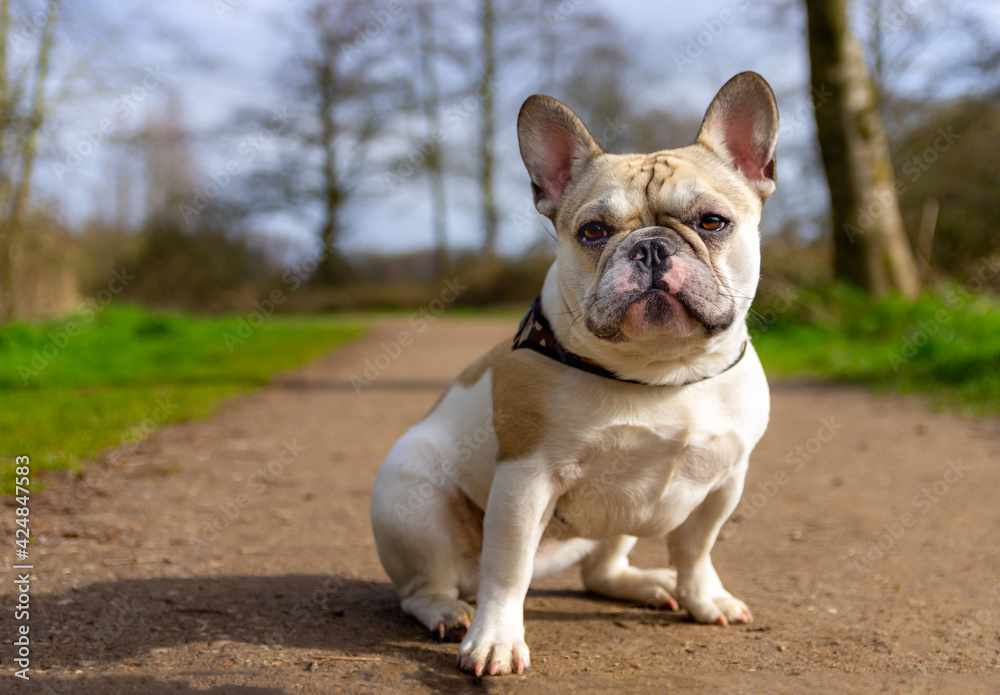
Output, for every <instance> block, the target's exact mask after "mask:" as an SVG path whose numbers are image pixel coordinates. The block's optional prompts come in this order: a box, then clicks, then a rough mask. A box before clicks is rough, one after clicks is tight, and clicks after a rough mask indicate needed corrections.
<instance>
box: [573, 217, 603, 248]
mask: <svg viewBox="0 0 1000 695" xmlns="http://www.w3.org/2000/svg"><path fill="white" fill-rule="evenodd" d="M576 235H577V237H578V238H579V239H580V241H582V242H583V243H585V244H594V243H597V242H599V241H604V240H605V239H607V238H608V236H609V232H608V228H607V227H605V226H604V225H603V224H601V223H600V222H588V223H587V224H585V225H583V226H582V227H580V230H579V231H578V232H577V233H576Z"/></svg>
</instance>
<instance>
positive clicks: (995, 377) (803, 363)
mask: <svg viewBox="0 0 1000 695" xmlns="http://www.w3.org/2000/svg"><path fill="white" fill-rule="evenodd" d="M791 295H792V299H791V300H790V301H789V300H787V299H786V300H785V301H777V302H773V301H772V302H768V301H767V300H768V298H767V297H764V298H763V299H764V300H765V301H763V302H760V303H759V305H758V306H756V307H755V310H756V312H757V314H756V317H755V319H756V320H754V319H751V324H750V326H751V334H752V335H753V336H754V345H755V347H756V348H757V350H758V352H759V353H760V356H761V361H762V362H763V363H764V368H765V369H766V370H767V371H768V373H769V374H774V375H782V376H792V377H800V378H809V379H820V380H828V381H839V382H846V383H856V384H864V385H866V386H871V387H874V388H875V389H876V390H878V391H883V392H895V393H927V394H929V395H930V396H931V401H932V403H933V404H935V405H937V406H940V407H945V408H956V409H958V410H960V411H962V412H964V413H967V414H971V415H997V414H1000V301H998V300H997V299H996V298H995V297H993V296H989V295H982V294H976V293H972V292H969V291H968V290H966V289H965V288H963V287H959V286H956V285H944V286H940V287H937V288H935V289H934V291H932V292H928V293H927V294H925V295H924V296H922V297H921V298H920V299H918V300H917V301H916V302H907V301H904V300H902V299H900V298H898V297H889V298H886V299H882V300H873V299H871V298H869V297H867V296H866V295H864V294H863V293H860V292H857V291H854V290H852V289H850V288H845V287H834V288H830V289H827V290H823V291H818V292H817V291H807V290H796V291H795V292H793V293H791ZM786 296H787V295H786Z"/></svg>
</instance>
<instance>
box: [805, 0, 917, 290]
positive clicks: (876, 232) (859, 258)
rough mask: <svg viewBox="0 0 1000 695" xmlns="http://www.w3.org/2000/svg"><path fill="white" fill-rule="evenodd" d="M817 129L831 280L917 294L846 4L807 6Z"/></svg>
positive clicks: (874, 104)
mask: <svg viewBox="0 0 1000 695" xmlns="http://www.w3.org/2000/svg"><path fill="white" fill-rule="evenodd" d="M805 3H806V11H807V14H808V34H809V60H810V64H811V72H812V87H813V94H814V95H815V110H816V130H817V134H818V137H819V145H820V152H821V155H822V158H823V168H824V170H825V171H826V178H827V182H828V185H829V187H830V204H831V207H832V209H833V249H834V263H833V265H834V276H835V277H836V278H837V279H838V280H843V281H846V282H848V283H851V284H853V285H857V286H858V287H861V288H862V289H864V290H865V291H867V292H868V293H870V294H873V295H881V294H884V293H885V292H886V291H888V290H891V289H895V290H898V291H899V292H900V293H901V294H903V296H905V297H908V298H913V297H915V296H916V295H917V294H918V293H919V292H920V276H919V273H918V272H917V265H916V262H915V261H914V258H913V252H912V250H911V249H910V244H909V241H908V240H907V238H906V230H905V229H904V227H903V218H902V215H901V213H900V210H899V202H898V201H897V199H896V191H895V179H894V176H893V171H892V162H891V160H890V157H889V146H888V140H887V138H886V134H885V128H884V126H883V124H882V119H881V116H880V115H879V111H878V100H877V97H876V93H875V88H874V86H873V84H872V81H871V79H870V78H869V76H868V75H867V72H866V70H865V67H864V63H863V61H862V59H861V48H860V45H859V43H858V40H857V38H856V37H855V36H854V35H853V34H852V33H851V29H850V25H849V24H848V19H847V4H848V0H805Z"/></svg>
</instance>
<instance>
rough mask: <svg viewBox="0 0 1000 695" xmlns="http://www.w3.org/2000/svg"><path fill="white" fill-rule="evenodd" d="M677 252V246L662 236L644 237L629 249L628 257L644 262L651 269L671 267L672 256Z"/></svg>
mask: <svg viewBox="0 0 1000 695" xmlns="http://www.w3.org/2000/svg"><path fill="white" fill-rule="evenodd" d="M676 253H677V247H675V246H674V245H673V244H671V243H670V241H669V240H667V239H663V238H662V237H656V238H652V239H643V240H642V241H639V242H636V244H635V246H633V247H632V248H631V249H630V250H629V255H628V257H629V258H630V259H631V260H633V261H637V262H639V263H642V264H643V265H645V266H646V267H647V268H649V269H650V270H657V269H661V268H662V269H666V268H669V267H670V257H671V256H673V255H674V254H676Z"/></svg>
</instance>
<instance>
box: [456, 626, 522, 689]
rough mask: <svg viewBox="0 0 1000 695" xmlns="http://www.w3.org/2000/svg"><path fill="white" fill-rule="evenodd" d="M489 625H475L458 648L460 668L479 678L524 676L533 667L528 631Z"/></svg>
mask: <svg viewBox="0 0 1000 695" xmlns="http://www.w3.org/2000/svg"><path fill="white" fill-rule="evenodd" d="M476 617H477V618H478V617H479V616H478V615H477V616H476ZM486 622H487V621H482V622H477V620H475V619H474V620H473V621H472V627H470V628H469V632H468V634H467V635H466V636H465V639H464V640H462V644H461V646H459V648H458V666H459V668H461V669H462V670H463V671H468V672H470V673H474V674H476V675H477V676H481V675H483V674H484V673H486V674H489V675H491V676H499V675H503V674H507V673H524V671H525V669H527V668H528V666H529V665H530V660H529V658H528V645H527V644H525V642H524V630H523V629H521V630H520V631H515V630H504V629H502V628H500V627H499V626H489V625H485V624H484V623H486Z"/></svg>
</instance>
